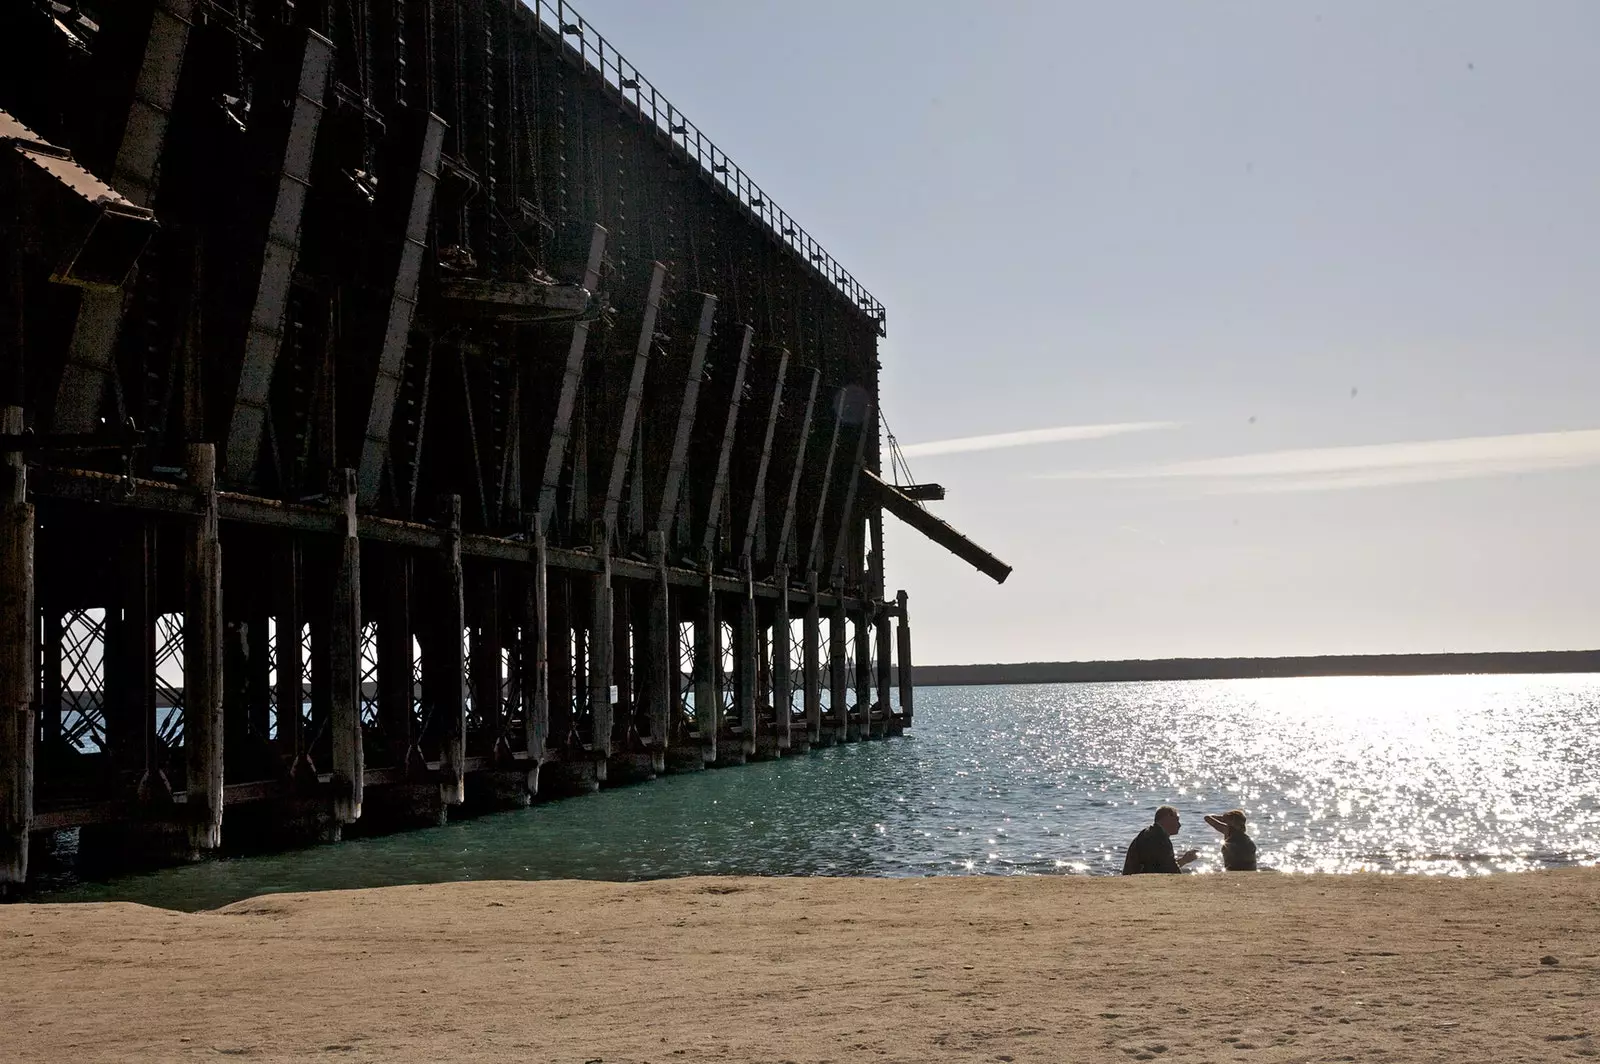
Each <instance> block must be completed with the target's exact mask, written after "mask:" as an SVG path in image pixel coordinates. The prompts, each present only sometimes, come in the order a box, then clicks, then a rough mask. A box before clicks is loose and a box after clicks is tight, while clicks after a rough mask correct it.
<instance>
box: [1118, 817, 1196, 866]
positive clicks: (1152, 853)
mask: <svg viewBox="0 0 1600 1064" xmlns="http://www.w3.org/2000/svg"><path fill="white" fill-rule="evenodd" d="M1182 826H1183V824H1182V822H1181V821H1179V819H1178V811H1177V810H1176V809H1174V808H1173V807H1172V806H1170V805H1164V806H1162V807H1161V808H1160V809H1157V810H1156V820H1155V823H1153V824H1151V825H1150V826H1149V827H1147V828H1145V829H1144V830H1143V831H1141V832H1139V834H1138V835H1137V836H1135V837H1134V840H1133V841H1132V842H1131V843H1129V844H1128V856H1127V857H1125V858H1124V859H1123V862H1122V874H1123V875H1125V876H1136V875H1141V874H1144V873H1147V872H1166V873H1169V874H1173V875H1176V874H1177V873H1178V872H1179V871H1181V870H1182V869H1183V866H1184V865H1186V864H1188V863H1189V862H1190V861H1193V860H1194V859H1195V852H1194V851H1193V850H1189V851H1188V852H1187V853H1185V854H1184V855H1183V856H1182V857H1174V856H1173V854H1172V836H1174V835H1176V834H1177V833H1178V829H1179V828H1181V827H1182Z"/></svg>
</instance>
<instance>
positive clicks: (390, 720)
mask: <svg viewBox="0 0 1600 1064" xmlns="http://www.w3.org/2000/svg"><path fill="white" fill-rule="evenodd" d="M383 570H384V576H385V579H384V588H383V618H382V620H380V621H379V622H378V730H379V731H380V732H381V733H382V735H383V740H384V747H385V750H386V752H387V754H388V758H389V761H390V763H391V764H394V765H397V766H400V767H401V768H403V769H406V770H407V771H409V770H410V769H411V767H412V762H413V757H412V755H413V754H415V753H416V752H417V746H416V742H417V736H416V733H415V726H414V725H413V723H412V703H413V700H414V699H415V698H416V691H415V689H414V688H415V686H416V677H415V675H414V674H413V672H412V664H413V663H412V658H413V651H412V648H411V559H410V558H409V557H406V556H405V555H403V554H396V555H395V556H393V557H390V558H387V559H385V564H384V566H383Z"/></svg>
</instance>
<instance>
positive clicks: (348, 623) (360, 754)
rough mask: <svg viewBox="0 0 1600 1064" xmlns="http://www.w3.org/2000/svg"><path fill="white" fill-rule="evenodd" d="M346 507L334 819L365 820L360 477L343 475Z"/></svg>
mask: <svg viewBox="0 0 1600 1064" xmlns="http://www.w3.org/2000/svg"><path fill="white" fill-rule="evenodd" d="M340 483H341V486H342V487H343V489H344V492H343V495H344V500H343V501H344V508H343V513H342V514H341V515H340V520H339V523H340V526H341V529H340V533H341V534H340V536H339V556H338V558H337V559H336V561H335V563H334V564H335V565H336V567H337V568H336V569H335V572H334V578H333V610H332V616H331V617H330V619H329V625H328V635H329V643H330V645H329V651H330V653H329V655H328V671H329V673H330V674H331V675H330V680H331V684H332V693H333V698H332V700H331V706H330V711H329V719H328V725H329V727H330V728H331V729H332V733H333V734H332V738H333V766H332V767H333V818H334V819H335V820H337V821H338V822H339V823H341V824H352V823H354V822H355V821H357V820H359V819H360V818H361V792H362V786H363V782H364V777H365V768H366V759H365V753H364V751H363V749H362V736H361V540H360V539H359V538H357V535H356V474H355V471H354V470H352V469H346V470H343V471H342V473H341V476H340Z"/></svg>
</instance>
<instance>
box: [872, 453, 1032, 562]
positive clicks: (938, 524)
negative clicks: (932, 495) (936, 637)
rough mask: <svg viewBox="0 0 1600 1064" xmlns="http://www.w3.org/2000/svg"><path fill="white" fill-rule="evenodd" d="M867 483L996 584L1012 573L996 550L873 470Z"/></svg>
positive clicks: (919, 528)
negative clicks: (934, 513)
mask: <svg viewBox="0 0 1600 1064" xmlns="http://www.w3.org/2000/svg"><path fill="white" fill-rule="evenodd" d="M863 476H865V477H866V479H867V484H868V486H869V487H870V488H871V489H872V491H873V493H874V494H875V495H876V497H877V502H878V503H879V504H880V505H882V506H883V508H884V509H885V510H888V511H889V512H890V513H892V514H894V515H895V516H896V517H898V518H899V519H900V520H902V521H904V522H905V523H906V524H908V525H910V526H911V527H912V528H914V529H916V530H917V531H918V532H921V533H922V534H923V535H924V536H927V537H928V538H929V539H931V540H933V541H934V542H935V543H937V544H938V545H939V546H941V547H943V548H944V549H945V550H947V551H949V552H950V553H951V554H954V555H955V556H956V557H957V558H960V559H961V560H962V561H965V562H968V563H970V564H971V565H972V566H973V567H974V568H976V569H977V570H978V571H979V572H980V573H982V574H984V575H985V576H987V577H989V578H991V579H992V580H994V582H995V583H997V584H1003V583H1005V582H1006V577H1008V576H1010V575H1011V566H1009V565H1007V564H1006V563H1005V562H1003V561H1001V560H1000V559H999V558H996V557H995V556H994V555H993V554H990V553H989V552H988V551H986V550H984V549H983V548H982V547H980V546H978V545H977V544H976V543H974V542H972V540H970V539H968V538H967V537H966V536H963V535H962V534H961V533H960V532H957V531H956V530H955V529H954V528H951V527H950V526H949V525H948V524H946V523H945V522H943V521H941V520H939V518H937V517H935V516H933V515H932V514H931V513H929V512H928V511H927V510H924V509H923V508H922V507H921V506H918V505H917V504H916V503H915V502H913V501H912V500H910V499H909V498H907V497H906V496H905V495H904V494H903V493H902V492H901V491H899V490H898V489H897V488H895V487H894V486H893V485H890V484H885V483H884V482H883V481H882V480H880V479H879V478H878V476H877V475H876V474H874V473H873V472H871V471H870V470H866V471H863Z"/></svg>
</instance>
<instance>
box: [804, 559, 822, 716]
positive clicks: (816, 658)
mask: <svg viewBox="0 0 1600 1064" xmlns="http://www.w3.org/2000/svg"><path fill="white" fill-rule="evenodd" d="M801 638H802V641H803V645H804V650H803V651H802V653H803V655H804V661H803V665H802V668H803V669H804V674H803V676H804V679H803V682H804V684H805V710H806V737H807V738H808V739H810V741H811V742H813V743H820V742H821V741H822V605H821V603H819V602H818V601H817V573H816V570H814V569H813V570H811V571H810V572H808V573H806V616H805V622H804V627H803V630H802V636H801Z"/></svg>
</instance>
